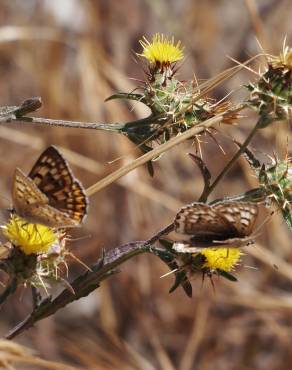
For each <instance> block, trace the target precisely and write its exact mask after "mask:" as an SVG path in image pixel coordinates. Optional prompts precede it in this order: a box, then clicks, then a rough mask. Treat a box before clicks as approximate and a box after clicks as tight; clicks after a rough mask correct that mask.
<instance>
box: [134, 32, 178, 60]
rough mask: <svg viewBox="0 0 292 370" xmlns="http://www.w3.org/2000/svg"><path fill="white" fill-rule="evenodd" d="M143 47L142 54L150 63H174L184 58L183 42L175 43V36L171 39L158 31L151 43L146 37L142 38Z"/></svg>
mask: <svg viewBox="0 0 292 370" xmlns="http://www.w3.org/2000/svg"><path fill="white" fill-rule="evenodd" d="M140 44H141V46H142V47H143V53H142V54H140V55H142V56H143V57H145V58H146V59H148V61H149V62H150V63H157V62H158V63H161V64H164V63H173V62H177V61H178V60H181V59H182V58H183V56H184V55H183V48H182V47H181V42H180V41H178V42H177V44H176V45H175V44H174V38H172V39H171V40H170V39H168V38H167V37H164V36H163V35H160V34H159V33H156V34H155V35H154V36H153V38H152V42H151V43H150V42H149V41H148V40H147V39H146V38H145V37H143V40H140Z"/></svg>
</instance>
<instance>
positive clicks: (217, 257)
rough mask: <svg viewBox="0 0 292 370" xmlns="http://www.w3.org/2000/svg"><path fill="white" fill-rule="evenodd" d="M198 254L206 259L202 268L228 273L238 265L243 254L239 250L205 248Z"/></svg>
mask: <svg viewBox="0 0 292 370" xmlns="http://www.w3.org/2000/svg"><path fill="white" fill-rule="evenodd" d="M200 254H202V255H203V256H204V257H205V258H206V261H205V262H204V264H203V267H204V268H208V269H211V270H216V269H219V270H222V271H226V272H229V271H232V270H233V269H234V267H235V266H236V265H237V264H238V262H239V261H240V256H241V255H242V254H243V253H242V252H241V251H240V249H239V248H206V249H204V250H202V251H201V252H200Z"/></svg>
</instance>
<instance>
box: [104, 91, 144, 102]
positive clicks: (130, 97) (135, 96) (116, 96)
mask: <svg viewBox="0 0 292 370" xmlns="http://www.w3.org/2000/svg"><path fill="white" fill-rule="evenodd" d="M115 99H125V100H135V101H139V102H141V103H144V104H145V98H144V95H142V94H132V93H118V94H113V95H111V96H109V97H108V98H106V99H105V102H107V101H110V100H115Z"/></svg>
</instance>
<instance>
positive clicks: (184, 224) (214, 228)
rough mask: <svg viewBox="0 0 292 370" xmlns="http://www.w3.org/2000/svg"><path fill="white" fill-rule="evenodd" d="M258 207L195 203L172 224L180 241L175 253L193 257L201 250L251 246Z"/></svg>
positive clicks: (184, 210)
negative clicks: (188, 254)
mask: <svg viewBox="0 0 292 370" xmlns="http://www.w3.org/2000/svg"><path fill="white" fill-rule="evenodd" d="M257 216H258V205H257V204H256V203H251V202H238V201H233V202H227V201H226V202H218V203H215V204H213V205H208V204H204V203H199V202H194V203H191V204H189V205H187V206H185V207H183V208H181V210H180V211H179V212H178V214H177V215H176V217H175V220H174V226H175V232H176V233H177V235H178V236H179V237H180V239H181V240H180V241H179V242H177V243H174V246H173V248H174V249H175V250H176V251H177V252H183V253H195V252H198V249H200V248H208V247H212V248H231V247H233V248H234V247H242V246H245V245H247V244H249V243H250V242H251V237H250V236H251V234H252V232H253V229H254V225H255V222H256V219H257Z"/></svg>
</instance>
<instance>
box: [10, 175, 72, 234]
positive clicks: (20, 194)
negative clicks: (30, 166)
mask: <svg viewBox="0 0 292 370" xmlns="http://www.w3.org/2000/svg"><path fill="white" fill-rule="evenodd" d="M12 199H13V206H14V209H15V211H16V213H17V214H18V215H19V216H20V217H23V218H25V219H26V220H27V221H28V222H31V223H40V224H43V225H46V226H49V227H59V228H60V227H73V226H77V224H78V223H77V222H76V221H75V220H72V219H71V218H70V217H69V216H68V215H67V214H66V213H64V212H62V211H59V210H58V209H55V208H53V207H51V206H50V205H49V199H48V197H47V196H46V195H45V194H44V193H42V192H41V191H40V190H39V188H38V187H37V186H36V184H35V183H34V182H33V180H32V179H30V178H29V177H27V176H25V174H24V173H23V172H22V171H21V170H20V169H19V168H16V170H15V173H14V180H13V188H12Z"/></svg>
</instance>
